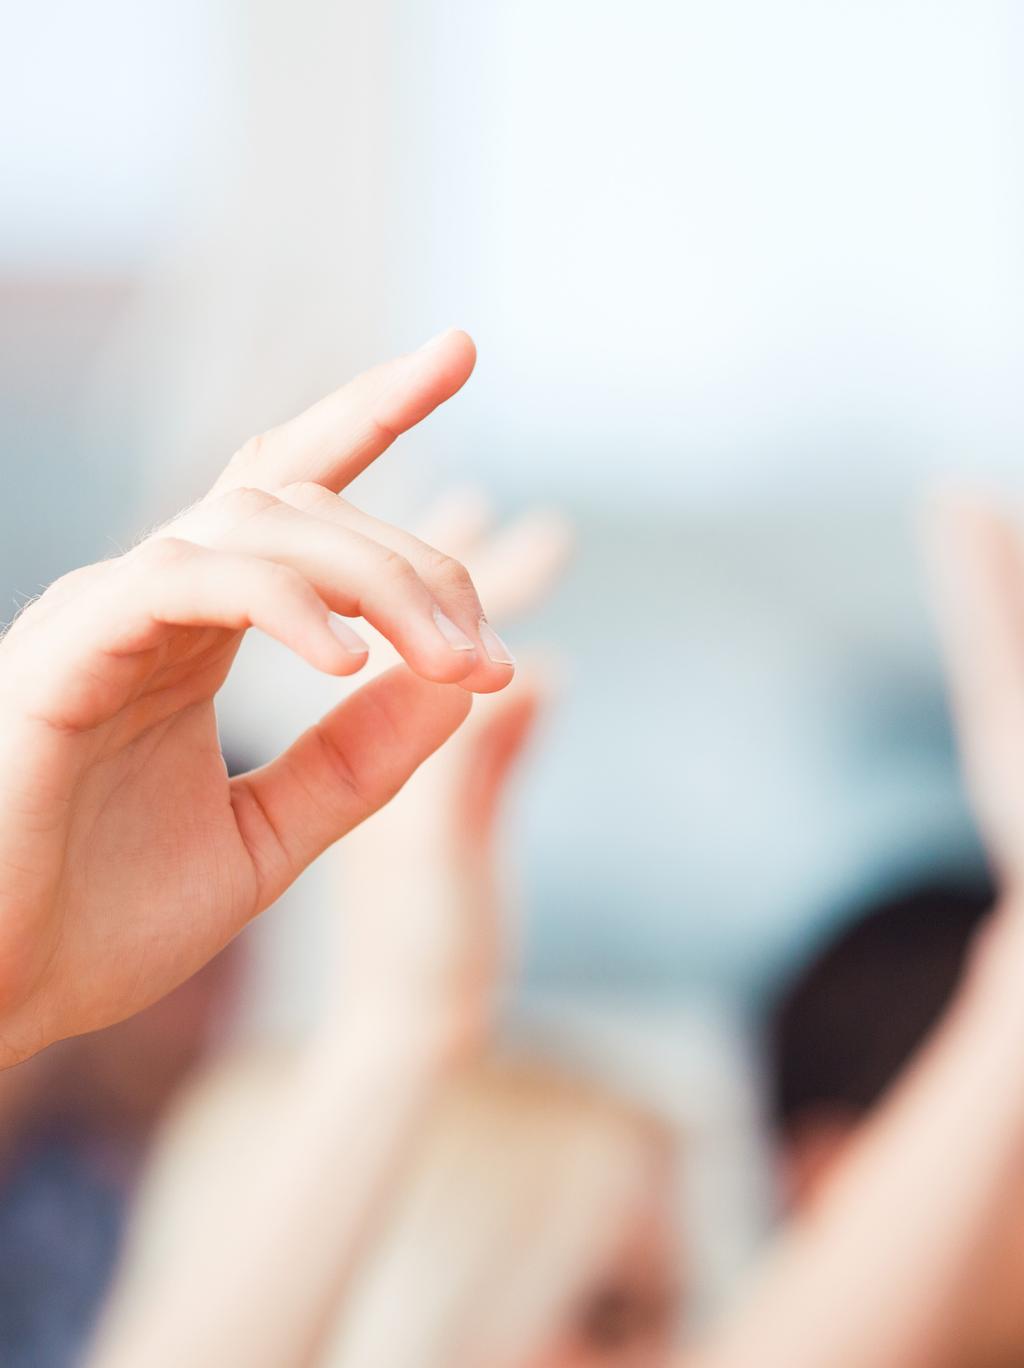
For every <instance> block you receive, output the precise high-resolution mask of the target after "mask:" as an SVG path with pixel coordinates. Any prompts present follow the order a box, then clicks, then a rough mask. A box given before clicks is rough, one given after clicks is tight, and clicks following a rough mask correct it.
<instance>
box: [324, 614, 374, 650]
mask: <svg viewBox="0 0 1024 1368" xmlns="http://www.w3.org/2000/svg"><path fill="white" fill-rule="evenodd" d="M327 625H328V627H330V629H331V631H332V632H333V633H334V635H335V636H336V637H337V638H338V640H339V641H340V642H341V644H342V646H344V648H345V650H346V651H349V652H350V653H351V654H352V655H366V653H367V652H368V651H369V649H370V648H369V646H367V644H366V642H365V641H364V640H363V638H362V637H361V636H360V635H359V633H358V632H354V631H353V630H352V628H351V627H350V626H349V625H348V623H347V622H346V621H345V619H344V618H343V617H342V616H341V614H340V613H329V614H328V617H327Z"/></svg>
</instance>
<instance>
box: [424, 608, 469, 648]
mask: <svg viewBox="0 0 1024 1368" xmlns="http://www.w3.org/2000/svg"><path fill="white" fill-rule="evenodd" d="M434 621H435V622H436V623H437V630H438V631H439V632H440V633H441V635H442V636H443V637H444V639H445V641H447V643H448V645H449V646H450V647H451V648H452V650H453V651H475V650H476V647H475V646H474V645H473V643H472V642H471V641H470V639H469V637H468V636H467V635H466V633H465V632H464V631H463V630H462V629H461V627H456V625H455V623H454V622H452V620H451V618H450V617H445V615H444V613H442V612H441V610H440V608H435V609H434Z"/></svg>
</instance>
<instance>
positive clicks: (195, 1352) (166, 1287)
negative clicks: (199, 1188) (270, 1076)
mask: <svg viewBox="0 0 1024 1368" xmlns="http://www.w3.org/2000/svg"><path fill="white" fill-rule="evenodd" d="M448 1067H449V1065H448V1058H447V1056H446V1053H445V1048H444V1043H443V1042H442V1041H439V1040H438V1039H437V1038H436V1036H435V1034H434V1032H433V1031H432V1030H431V1024H430V1023H429V1022H422V1023H420V1030H419V1033H418V1034H404V1033H403V1034H400V1033H397V1032H396V1033H394V1034H391V1035H388V1036H384V1035H383V1034H382V1035H379V1036H377V1037H376V1038H373V1039H371V1038H368V1037H367V1034H366V1032H365V1029H364V1028H363V1027H362V1026H359V1027H353V1028H352V1029H351V1030H350V1031H349V1032H346V1033H345V1034H338V1033H337V1032H331V1033H329V1034H327V1033H325V1034H323V1035H321V1036H320V1037H319V1038H318V1039H317V1040H316V1042H315V1043H314V1044H313V1045H312V1047H311V1048H309V1049H308V1050H307V1051H306V1052H305V1053H304V1056H303V1058H302V1060H301V1062H300V1064H299V1065H298V1067H297V1068H296V1070H295V1071H294V1074H293V1076H292V1077H290V1078H289V1079H288V1080H287V1083H286V1086H285V1088H284V1089H283V1091H282V1092H281V1093H280V1094H278V1095H277V1096H276V1102H277V1105H276V1107H269V1106H264V1107H263V1108H262V1109H260V1110H259V1111H258V1112H256V1113H254V1114H253V1115H252V1117H251V1121H252V1127H253V1128H252V1129H251V1130H249V1131H248V1132H247V1133H246V1135H245V1148H244V1152H241V1153H235V1154H233V1155H232V1156H231V1157H230V1162H229V1163H228V1164H226V1165H224V1166H223V1167H222V1182H221V1181H220V1180H218V1190H217V1191H216V1193H214V1194H212V1196H211V1199H210V1200H209V1202H208V1204H207V1208H206V1210H205V1211H204V1213H203V1216H202V1220H201V1222H198V1223H196V1225H195V1228H194V1236H193V1238H191V1239H190V1240H189V1241H188V1242H187V1243H186V1245H183V1246H182V1247H179V1248H177V1249H176V1250H175V1251H174V1260H173V1264H171V1266H169V1267H164V1268H162V1269H161V1270H159V1274H160V1276H159V1278H158V1279H157V1280H156V1281H159V1286H158V1287H156V1286H152V1285H150V1286H148V1287H147V1288H146V1289H145V1290H144V1294H143V1296H141V1297H138V1298H136V1299H135V1302H134V1304H133V1305H132V1306H131V1307H130V1312H129V1314H128V1315H127V1316H122V1317H120V1319H119V1320H117V1318H116V1316H115V1321H116V1323H114V1324H112V1325H111V1326H110V1327H109V1328H108V1332H107V1333H106V1334H105V1335H104V1336H103V1337H102V1339H101V1342H100V1344H99V1345H98V1346H97V1352H96V1354H95V1356H94V1358H93V1364H94V1365H95V1368H134V1365H136V1364H138V1363H141V1362H145V1363H146V1364H147V1368H172V1365H173V1366H174V1368H177V1365H180V1364H182V1363H188V1364H190V1365H195V1368H207V1365H209V1368H220V1366H221V1365H223V1364H225V1363H244V1364H246V1368H264V1366H265V1368H300V1365H305V1364H307V1363H308V1362H309V1361H310V1358H311V1355H312V1354H313V1352H314V1351H315V1348H316V1346H317V1344H318V1341H319V1338H320V1336H321V1334H322V1333H323V1331H324V1328H325V1326H326V1324H327V1323H328V1321H329V1318H330V1317H331V1315H332V1314H333V1312H334V1310H335V1308H336V1306H337V1303H338V1300H339V1298H340V1297H341V1296H342V1295H343V1290H344V1284H345V1280H346V1278H347V1277H348V1276H349V1275H350V1273H351V1270H352V1267H353V1264H354V1262H355V1260H356V1258H357V1256H358V1252H359V1250H360V1247H361V1242H362V1240H363V1238H364V1236H365V1235H366V1233H367V1230H368V1229H369V1228H370V1227H371V1226H372V1224H373V1221H374V1218H375V1216H376V1213H377V1211H378V1208H379V1205H380V1203H381V1201H382V1200H383V1199H385V1198H386V1196H387V1193H388V1191H389V1189H390V1187H391V1185H392V1183H393V1182H394V1180H395V1178H396V1175H397V1173H398V1172H399V1170H400V1167H401V1164H402V1161H403V1157H404V1154H405V1152H406V1149H407V1147H408V1145H409V1144H410V1142H411V1141H412V1140H413V1138H414V1137H415V1134H416V1131H417V1128H418V1126H419V1124H420V1122H421V1120H422V1118H423V1117H424V1115H425V1113H426V1111H427V1110H428V1108H429V1107H430V1105H431V1103H432V1102H433V1100H434V1098H435V1096H436V1094H437V1091H438V1089H439V1088H440V1087H441V1085H442V1083H443V1081H444V1079H445V1077H446V1076H447V1071H448ZM188 1195H189V1194H188V1192H187V1191H186V1192H185V1193H183V1194H182V1196H183V1197H186V1198H187V1197H188ZM202 1195H203V1194H202V1193H199V1194H191V1196H192V1200H196V1199H197V1198H201V1197H202ZM153 1282H154V1279H153V1278H152V1277H151V1278H150V1284H152V1283H153Z"/></svg>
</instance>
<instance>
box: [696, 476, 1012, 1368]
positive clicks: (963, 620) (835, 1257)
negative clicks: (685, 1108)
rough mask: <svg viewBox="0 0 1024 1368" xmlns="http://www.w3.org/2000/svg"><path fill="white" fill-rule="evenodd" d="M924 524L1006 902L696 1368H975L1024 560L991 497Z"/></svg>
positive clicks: (994, 1174)
mask: <svg viewBox="0 0 1024 1368" xmlns="http://www.w3.org/2000/svg"><path fill="white" fill-rule="evenodd" d="M931 530H932V551H933V562H934V566H935V576H936V587H937V598H938V602H939V607H940V616H941V619H942V625H943V629H944V631H943V635H944V639H945V645H946V656H947V668H948V673H949V678H950V682H951V693H952V700H953V705H954V714H955V720H956V723H957V731H958V734H959V740H960V748H961V754H962V758H963V764H964V769H965V772H966V775H967V779H968V785H969V788H970V791H971V794H972V798H973V802H974V809H975V812H976V814H977V817H978V821H979V825H980V828H981V832H982V835H983V837H984V839H985V842H986V845H987V847H988V851H989V854H990V857H991V859H992V862H993V865H994V866H995V868H996V870H997V871H998V873H999V876H1000V880H1001V884H1002V890H1001V899H1000V904H999V906H998V908H997V910H996V912H995V913H994V915H993V920H992V922H991V924H990V926H989V927H988V929H987V931H986V933H985V936H984V937H983V939H982V942H981V943H980V944H979V946H978V949H977V952H976V955H975V958H974V963H973V964H972V965H971V967H970V971H969V973H968V974H967V976H966V979H965V982H964V984H963V986H962V988H961V990H960V992H959V994H958V998H957V1000H956V1001H955V1002H954V1004H953V1006H952V1008H951V1010H950V1011H949V1013H948V1014H947V1017H946V1019H945V1020H944V1021H943V1023H942V1024H941V1026H940V1027H939V1029H938V1030H937V1031H936V1033H935V1035H934V1037H933V1038H932V1039H931V1040H930V1041H929V1042H928V1043H927V1045H926V1046H925V1048H924V1049H923V1050H922V1052H921V1053H920V1055H919V1057H918V1058H917V1059H916V1060H915V1061H913V1063H912V1064H911V1066H910V1067H909V1068H908V1070H907V1071H906V1073H905V1075H904V1076H903V1077H902V1078H901V1079H900V1080H899V1082H898V1084H897V1085H896V1087H895V1088H894V1090H893V1091H892V1093H891V1094H890V1095H889V1097H888V1098H887V1100H885V1101H884V1102H883V1104H882V1105H881V1106H879V1107H878V1109H877V1111H876V1113H875V1115H874V1116H873V1117H872V1118H871V1119H870V1120H869V1121H868V1122H866V1123H865V1124H864V1126H863V1127H862V1130H861V1133H860V1135H859V1136H858V1137H857V1138H856V1139H855V1140H854V1141H853V1142H852V1144H851V1145H850V1147H849V1150H848V1152H847V1154H846V1155H845V1156H844V1158H843V1160H842V1161H841V1162H840V1163H839V1164H837V1165H836V1166H835V1169H834V1172H833V1174H832V1176H831V1177H830V1178H829V1179H827V1180H826V1181H825V1182H824V1183H823V1184H822V1185H821V1188H820V1191H819V1192H818V1194H817V1197H816V1199H815V1201H814V1202H813V1203H811V1204H810V1206H809V1208H808V1209H807V1210H806V1211H805V1212H804V1213H803V1214H802V1215H801V1216H800V1217H798V1218H797V1219H795V1220H794V1221H793V1222H792V1224H791V1227H790V1229H789V1230H788V1232H787V1233H786V1234H785V1235H784V1236H783V1238H782V1240H781V1241H780V1243H779V1245H778V1247H777V1248H776V1250H775V1251H774V1253H773V1254H772V1256H771V1257H770V1258H769V1259H768V1260H767V1261H766V1264H765V1267H764V1270H763V1272H762V1274H761V1275H760V1276H759V1277H758V1278H757V1279H756V1280H755V1281H754V1284H753V1286H752V1287H751V1289H750V1292H749V1295H748V1296H747V1297H745V1298H744V1299H743V1300H742V1301H741V1302H740V1305H739V1307H738V1308H737V1309H736V1311H735V1313H734V1314H733V1316H732V1317H731V1318H730V1321H729V1323H728V1324H726V1325H725V1326H723V1327H722V1329H721V1330H720V1332H719V1333H718V1334H717V1335H714V1336H712V1338H711V1340H710V1342H709V1343H708V1345H707V1346H706V1349H705V1351H704V1352H703V1353H701V1355H700V1356H699V1359H698V1360H697V1361H698V1362H699V1364H700V1366H701V1368H733V1366H734V1365H735V1368H746V1365H748V1364H750V1363H753V1362H757V1363H758V1364H761V1365H766V1368H775V1365H778V1368H819V1365H820V1364H822V1363H828V1364H829V1365H830V1368H954V1366H956V1368H961V1366H962V1365H963V1364H966V1363H970V1364H971V1365H972V1368H973V1366H974V1365H975V1364H978V1362H979V1361H978V1359H977V1355H976V1352H975V1350H976V1348H977V1346H976V1345H973V1342H972V1339H971V1335H972V1333H973V1329H972V1327H973V1314H974V1309H975V1304H976V1300H977V1294H978V1291H979V1289H980V1288H982V1287H983V1286H984V1281H985V1279H986V1278H987V1276H988V1275H989V1273H990V1271H991V1269H992V1267H993V1263H992V1259H993V1254H996V1255H998V1252H999V1251H1000V1250H1001V1249H1002V1248H1003V1242H1004V1240H1005V1235H1006V1221H1007V1219H1008V1212H1009V1215H1010V1217H1011V1218H1013V1217H1015V1216H1016V1212H1017V1210H1018V1207H1017V1205H1016V1194H1017V1192H1018V1190H1019V1179H1020V1155H1021V1153H1022V1150H1024V992H1022V987H1024V979H1022V964H1024V886H1022V880H1024V764H1022V759H1024V557H1022V549H1021V537H1020V533H1019V531H1018V530H1017V529H1016V528H1015V527H1014V526H1013V525H1012V523H1011V522H1010V521H1009V520H1008V519H1006V518H1005V517H1004V516H1003V515H1001V514H1000V513H999V512H998V511H996V510H994V509H992V508H989V507H986V506H985V505H984V504H977V503H975V502H973V501H968V500H964V499H962V498H961V499H958V500H953V501H950V502H949V503H947V505H946V506H945V508H944V509H943V510H941V511H940V512H939V513H937V514H936V515H935V516H934V517H933V518H932V520H931ZM1008 1202H1009V1207H1008V1205H1007V1203H1008ZM979 1368H980V1364H979Z"/></svg>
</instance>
